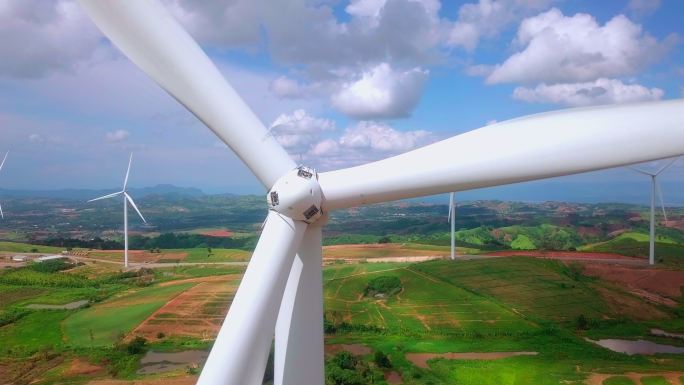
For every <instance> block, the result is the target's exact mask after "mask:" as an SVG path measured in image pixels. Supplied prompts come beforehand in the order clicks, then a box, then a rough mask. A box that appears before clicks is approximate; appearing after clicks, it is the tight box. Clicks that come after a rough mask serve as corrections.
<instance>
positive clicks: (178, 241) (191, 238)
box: [130, 233, 257, 250]
mask: <svg viewBox="0 0 684 385" xmlns="http://www.w3.org/2000/svg"><path fill="white" fill-rule="evenodd" d="M256 241H257V238H256V237H239V238H233V237H225V238H224V237H210V236H206V235H201V234H174V233H164V234H161V235H159V236H157V237H153V238H148V237H143V236H133V237H131V239H130V244H131V247H132V248H134V249H141V250H154V249H194V248H219V249H243V250H252V249H254V246H256Z"/></svg>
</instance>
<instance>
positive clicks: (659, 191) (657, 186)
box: [655, 179, 667, 222]
mask: <svg viewBox="0 0 684 385" xmlns="http://www.w3.org/2000/svg"><path fill="white" fill-rule="evenodd" d="M655 184H656V190H657V191H658V198H659V199H660V208H661V209H662V210H663V218H665V222H667V214H666V213H665V201H664V200H663V189H662V188H661V187H660V182H658V179H656V180H655Z"/></svg>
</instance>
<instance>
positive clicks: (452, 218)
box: [449, 192, 456, 259]
mask: <svg viewBox="0 0 684 385" xmlns="http://www.w3.org/2000/svg"><path fill="white" fill-rule="evenodd" d="M449 222H451V259H455V258H456V193H453V192H452V193H451V194H449Z"/></svg>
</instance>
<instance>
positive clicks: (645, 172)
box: [629, 166, 653, 176]
mask: <svg viewBox="0 0 684 385" xmlns="http://www.w3.org/2000/svg"><path fill="white" fill-rule="evenodd" d="M629 169H630V170H632V171H636V172H638V173H639V174H644V175H648V176H653V174H651V173H649V172H647V171H644V170H641V169H639V168H636V167H634V166H630V167H629Z"/></svg>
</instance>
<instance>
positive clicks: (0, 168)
mask: <svg viewBox="0 0 684 385" xmlns="http://www.w3.org/2000/svg"><path fill="white" fill-rule="evenodd" d="M7 155H9V151H7V152H6V153H5V157H4V158H2V163H0V171H2V166H4V165H5V161H6V160H7ZM0 218H1V219H5V214H3V213H2V206H1V205H0Z"/></svg>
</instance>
